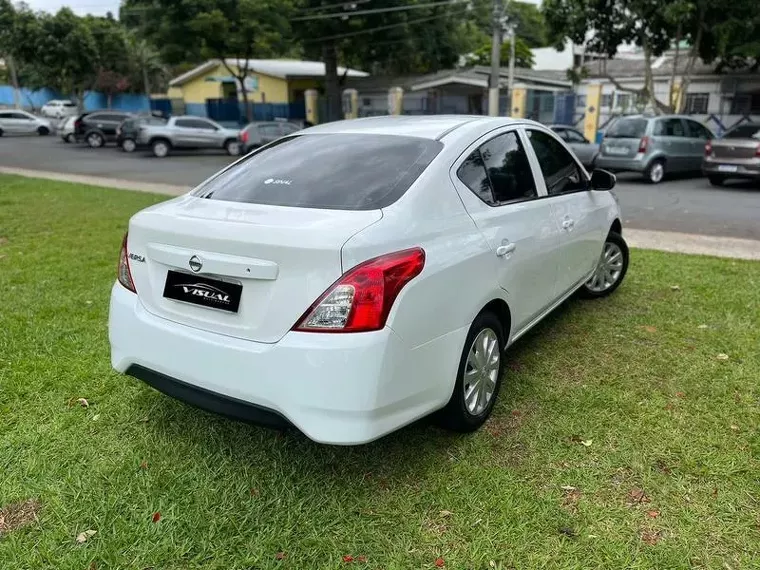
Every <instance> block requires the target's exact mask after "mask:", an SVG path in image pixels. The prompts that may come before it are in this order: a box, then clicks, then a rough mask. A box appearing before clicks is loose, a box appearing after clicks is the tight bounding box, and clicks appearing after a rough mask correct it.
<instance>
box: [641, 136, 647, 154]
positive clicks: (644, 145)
mask: <svg viewBox="0 0 760 570" xmlns="http://www.w3.org/2000/svg"><path fill="white" fill-rule="evenodd" d="M648 146H649V137H641V140H640V141H639V152H646V151H647V147H648Z"/></svg>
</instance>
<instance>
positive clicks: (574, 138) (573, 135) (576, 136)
mask: <svg viewBox="0 0 760 570" xmlns="http://www.w3.org/2000/svg"><path fill="white" fill-rule="evenodd" d="M565 133H566V135H567V136H566V137H565V140H566V141H567V142H570V143H585V142H586V137H584V136H583V135H582V134H580V133H579V132H578V131H572V130H567V131H565Z"/></svg>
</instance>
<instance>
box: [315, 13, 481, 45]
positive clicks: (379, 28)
mask: <svg viewBox="0 0 760 570" xmlns="http://www.w3.org/2000/svg"><path fill="white" fill-rule="evenodd" d="M464 8H465V9H464V11H457V12H446V13H444V14H438V15H436V16H429V17H426V18H418V19H416V20H407V21H406V22H400V23H398V24H389V25H387V26H377V27H376V28H370V29H368V30H358V31H356V32H349V33H346V34H336V35H333V36H323V37H321V38H316V39H314V40H307V42H308V43H317V42H324V41H328V40H341V39H343V38H352V37H354V36H360V35H363V34H372V33H375V32H382V31H384V30H391V29H393V28H400V27H402V26H408V25H409V24H419V23H422V22H429V21H431V20H437V19H439V18H445V17H446V16H454V15H457V16H458V15H464V13H465V12H467V11H469V6H465V7H464Z"/></svg>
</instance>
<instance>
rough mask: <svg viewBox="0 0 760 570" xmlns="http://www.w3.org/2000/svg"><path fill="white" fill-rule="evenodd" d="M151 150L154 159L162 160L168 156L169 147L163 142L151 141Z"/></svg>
mask: <svg viewBox="0 0 760 570" xmlns="http://www.w3.org/2000/svg"><path fill="white" fill-rule="evenodd" d="M151 148H152V149H153V156H155V157H156V158H164V157H166V156H167V155H168V154H169V151H170V150H171V145H169V143H168V142H167V141H165V140H157V141H153V144H152V145H151Z"/></svg>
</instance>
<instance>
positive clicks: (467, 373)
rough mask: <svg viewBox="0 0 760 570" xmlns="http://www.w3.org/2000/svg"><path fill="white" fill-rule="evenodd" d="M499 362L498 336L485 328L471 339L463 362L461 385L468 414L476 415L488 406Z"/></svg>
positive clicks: (496, 377)
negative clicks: (465, 359)
mask: <svg viewBox="0 0 760 570" xmlns="http://www.w3.org/2000/svg"><path fill="white" fill-rule="evenodd" d="M500 363H501V351H500V350H499V338H498V337H497V336H496V333H495V332H494V331H493V330H491V329H490V328H485V329H483V330H482V331H480V333H478V335H477V336H476V337H475V340H473V341H472V345H471V346H470V351H469V353H468V355H467V362H466V364H465V370H464V381H463V382H462V386H463V388H464V404H465V407H466V408H467V412H468V413H469V414H471V415H473V416H477V415H480V414H482V413H483V411H484V410H486V409H487V408H488V405H489V404H490V402H491V400H492V399H493V395H494V391H495V390H496V382H497V380H498V376H499V365H500Z"/></svg>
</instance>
